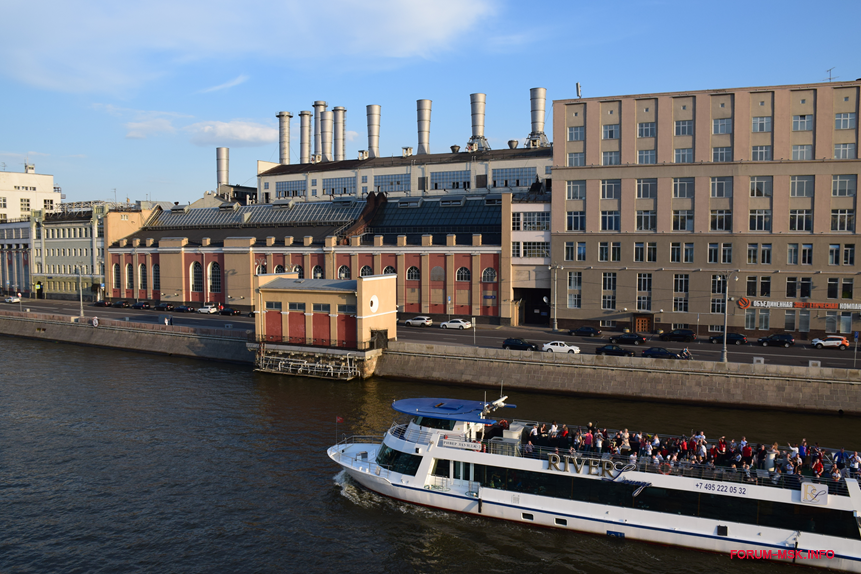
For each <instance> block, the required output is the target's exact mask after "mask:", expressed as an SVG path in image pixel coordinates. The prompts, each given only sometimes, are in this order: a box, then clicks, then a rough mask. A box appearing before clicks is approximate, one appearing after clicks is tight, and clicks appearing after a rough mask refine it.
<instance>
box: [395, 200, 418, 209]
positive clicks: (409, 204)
mask: <svg viewBox="0 0 861 574" xmlns="http://www.w3.org/2000/svg"><path fill="white" fill-rule="evenodd" d="M421 204H422V199H421V198H420V197H419V198H414V199H402V200H400V201H399V202H398V208H399V209H410V208H414V207H419V206H420V205H421Z"/></svg>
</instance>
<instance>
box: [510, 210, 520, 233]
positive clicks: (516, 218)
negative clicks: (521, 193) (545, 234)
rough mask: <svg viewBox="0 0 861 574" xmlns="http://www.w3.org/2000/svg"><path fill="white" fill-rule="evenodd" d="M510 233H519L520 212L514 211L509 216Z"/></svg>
mask: <svg viewBox="0 0 861 574" xmlns="http://www.w3.org/2000/svg"><path fill="white" fill-rule="evenodd" d="M511 231H520V212H519V211H515V212H513V213H512V214H511Z"/></svg>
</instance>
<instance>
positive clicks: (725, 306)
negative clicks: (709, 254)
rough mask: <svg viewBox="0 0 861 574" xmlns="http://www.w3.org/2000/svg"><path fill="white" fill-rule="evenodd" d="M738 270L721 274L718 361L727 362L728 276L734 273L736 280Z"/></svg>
mask: <svg viewBox="0 0 861 574" xmlns="http://www.w3.org/2000/svg"><path fill="white" fill-rule="evenodd" d="M738 272H739V270H738V269H736V270H735V271H727V272H726V274H725V275H724V276H723V281H724V286H723V348H722V349H721V352H720V362H721V363H726V362H727V351H726V335H727V333H726V327H727V316H728V315H729V278H730V277H732V276H733V275H735V280H736V281H738V275H736V273H738Z"/></svg>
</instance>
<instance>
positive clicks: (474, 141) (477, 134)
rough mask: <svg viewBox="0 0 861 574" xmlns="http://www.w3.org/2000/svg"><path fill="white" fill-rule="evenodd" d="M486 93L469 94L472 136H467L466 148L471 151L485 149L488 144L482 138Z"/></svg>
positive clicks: (488, 146) (488, 147) (487, 147)
mask: <svg viewBox="0 0 861 574" xmlns="http://www.w3.org/2000/svg"><path fill="white" fill-rule="evenodd" d="M486 103H487V94H470V95H469V107H470V110H471V112H472V137H471V138H469V144H468V146H467V147H468V148H470V149H471V150H472V151H485V150H489V149H490V145H489V144H488V143H487V140H486V139H485V138H484V108H485V105H486Z"/></svg>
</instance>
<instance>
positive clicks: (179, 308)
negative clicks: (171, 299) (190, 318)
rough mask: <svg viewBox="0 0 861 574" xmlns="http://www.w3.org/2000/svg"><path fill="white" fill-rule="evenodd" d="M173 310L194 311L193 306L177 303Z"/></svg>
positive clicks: (178, 311)
mask: <svg viewBox="0 0 861 574" xmlns="http://www.w3.org/2000/svg"><path fill="white" fill-rule="evenodd" d="M173 310H174V311H176V312H177V313H194V307H189V306H188V305H177V306H176V307H174V308H173Z"/></svg>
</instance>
